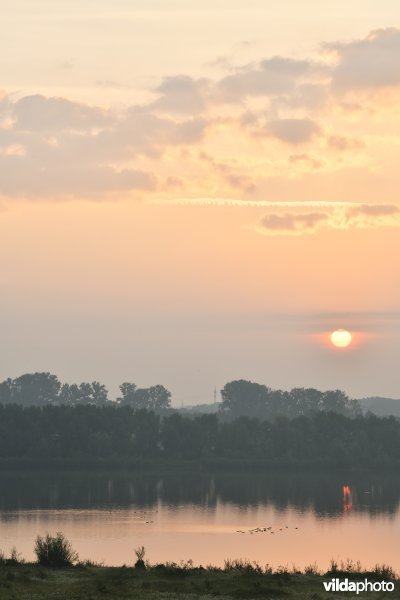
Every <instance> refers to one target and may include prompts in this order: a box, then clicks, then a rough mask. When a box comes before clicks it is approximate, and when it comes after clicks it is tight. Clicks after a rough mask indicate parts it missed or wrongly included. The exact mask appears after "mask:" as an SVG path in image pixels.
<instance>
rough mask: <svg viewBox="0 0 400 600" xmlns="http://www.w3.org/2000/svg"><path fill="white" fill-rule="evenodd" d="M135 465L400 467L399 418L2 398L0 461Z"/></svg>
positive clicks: (0, 408) (0, 409)
mask: <svg viewBox="0 0 400 600" xmlns="http://www.w3.org/2000/svg"><path fill="white" fill-rule="evenodd" d="M10 459H17V460H21V459H23V460H28V461H38V462H45V463H46V464H47V463H50V464H53V462H54V461H57V460H58V461H60V460H61V461H65V460H66V459H67V460H70V461H73V462H74V464H75V463H76V464H77V465H82V464H84V462H82V461H84V460H85V459H89V460H97V461H100V462H101V463H103V462H104V461H114V462H116V464H130V462H132V461H133V462H135V461H138V460H139V461H140V460H152V461H159V460H161V461H162V460H165V459H167V460H172V461H176V460H178V461H180V460H187V461H194V460H211V461H213V460H223V461H225V460H239V461H265V462H266V463H268V464H277V465H286V464H296V465H297V464H311V465H318V464H321V465H324V466H328V465H333V466H335V465H336V466H346V465H348V466H351V465H357V466H365V467H367V466H368V467H369V466H373V465H376V466H396V468H397V467H398V466H399V463H400V421H399V420H397V419H395V418H393V417H387V418H378V417H375V416H373V415H369V416H356V417H353V418H350V417H346V416H344V415H340V414H337V413H333V412H318V413H314V414H313V415H310V416H308V417H307V416H300V417H296V418H294V419H288V418H287V417H282V416H280V417H277V418H276V419H275V420H273V421H272V420H260V419H257V418H250V417H246V416H242V417H239V418H237V419H235V420H233V421H230V422H224V421H221V420H220V419H218V416H217V415H215V414H214V415H200V416H196V417H194V418H189V417H183V416H182V415H180V414H179V413H172V414H169V415H167V416H164V417H161V416H160V415H157V414H155V413H154V412H153V411H147V410H144V409H142V410H134V409H133V408H131V407H130V406H121V407H118V406H115V405H113V404H112V403H109V404H108V405H105V406H102V407H97V406H90V405H87V406H44V407H36V406H30V407H23V406H18V405H15V404H7V405H0V460H2V461H6V462H7V461H9V460H10Z"/></svg>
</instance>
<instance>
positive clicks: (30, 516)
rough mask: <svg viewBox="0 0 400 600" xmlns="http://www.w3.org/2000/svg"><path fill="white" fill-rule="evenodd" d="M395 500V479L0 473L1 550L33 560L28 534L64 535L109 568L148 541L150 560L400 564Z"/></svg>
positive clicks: (398, 484)
mask: <svg viewBox="0 0 400 600" xmlns="http://www.w3.org/2000/svg"><path fill="white" fill-rule="evenodd" d="M399 503H400V476H395V475H393V474H387V475H386V474H381V475H376V474H375V475H371V474H361V473H333V474H320V475H315V474H314V475H312V474H310V473H293V472H289V473H260V472H253V473H242V472H237V473H231V474H215V473H213V474H211V473H205V472H200V471H198V472H194V471H192V472H190V473H182V472H180V473H177V472H167V473H159V472H158V473H157V472H147V473H144V472H143V473H122V472H119V473H115V472H114V473H109V472H91V473H89V472H76V473H66V472H64V473H52V472H48V471H46V472H41V473H33V472H30V473H27V472H23V471H21V472H14V473H5V472H3V473H0V536H1V542H0V549H1V550H4V551H6V552H7V551H9V549H10V548H11V547H12V546H17V549H18V551H20V552H21V553H22V555H23V556H25V557H26V558H27V559H33V552H32V549H33V544H34V540H35V537H36V535H38V534H43V533H45V532H46V531H49V532H51V533H55V532H56V531H63V532H64V533H65V535H66V536H67V538H68V539H70V540H71V541H72V543H73V546H74V548H75V549H76V550H77V551H78V552H79V555H80V556H81V558H90V559H92V560H97V561H103V560H104V561H105V562H106V563H107V564H116V565H121V564H124V563H127V564H129V563H130V562H131V559H132V560H133V557H134V554H133V548H135V547H137V546H138V545H144V546H145V547H146V549H148V556H149V558H150V560H151V561H152V562H158V561H163V562H164V561H166V560H175V561H180V560H181V559H185V560H187V559H189V558H191V559H193V560H194V562H195V563H196V564H207V563H212V564H217V565H218V564H219V565H221V564H223V561H224V559H225V558H239V557H246V558H248V559H250V560H257V561H259V562H260V563H262V564H266V563H269V564H272V565H274V566H278V565H282V564H288V565H289V566H291V565H292V564H293V563H294V564H296V565H297V566H299V567H304V566H306V565H307V564H311V563H314V562H315V561H317V562H318V564H319V565H320V566H321V567H322V568H326V567H327V566H328V565H329V560H330V559H331V558H335V559H337V560H340V559H345V558H347V557H350V558H353V559H356V560H358V559H359V560H361V562H362V563H363V564H365V565H370V566H372V565H374V564H375V563H376V562H386V563H388V564H392V566H393V567H395V568H397V569H399V568H400V564H399V557H398V538H399V535H400V512H399V510H398V509H399ZM241 532H244V533H241ZM344 551H345V554H343V552H344Z"/></svg>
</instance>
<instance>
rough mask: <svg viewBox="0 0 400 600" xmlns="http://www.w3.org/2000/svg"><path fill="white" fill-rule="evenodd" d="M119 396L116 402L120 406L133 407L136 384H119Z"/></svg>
mask: <svg viewBox="0 0 400 600" xmlns="http://www.w3.org/2000/svg"><path fill="white" fill-rule="evenodd" d="M119 389H120V392H121V396H119V397H118V398H117V402H118V403H119V404H121V405H125V406H134V403H135V392H136V389H137V387H136V384H135V383H128V382H125V383H121V385H120V386H119Z"/></svg>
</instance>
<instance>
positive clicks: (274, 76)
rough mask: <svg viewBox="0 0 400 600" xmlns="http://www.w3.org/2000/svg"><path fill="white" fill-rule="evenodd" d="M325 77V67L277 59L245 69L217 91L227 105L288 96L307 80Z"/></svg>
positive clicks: (218, 84) (267, 60) (300, 61)
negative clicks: (274, 96) (252, 98)
mask: <svg viewBox="0 0 400 600" xmlns="http://www.w3.org/2000/svg"><path fill="white" fill-rule="evenodd" d="M320 74H321V65H319V64H315V63H312V62H309V61H307V60H296V59H293V58H285V57H282V56H274V57H272V58H269V59H265V60H262V61H261V62H259V63H258V64H256V65H253V64H250V65H246V66H244V67H241V68H239V69H238V70H237V72H236V73H234V74H232V75H228V76H226V77H224V78H222V79H221V80H220V81H219V82H218V83H217V85H216V91H217V93H218V94H219V95H220V97H221V98H222V99H223V100H224V101H227V102H237V101H241V100H243V99H245V98H247V97H249V96H270V95H272V96H273V95H277V94H287V93H289V92H292V91H293V90H295V87H296V83H297V82H298V81H299V80H303V79H304V78H309V77H312V76H315V75H320Z"/></svg>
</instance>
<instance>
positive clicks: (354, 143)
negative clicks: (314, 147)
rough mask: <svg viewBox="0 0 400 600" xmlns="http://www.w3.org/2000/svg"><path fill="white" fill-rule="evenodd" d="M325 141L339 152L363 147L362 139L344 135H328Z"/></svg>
mask: <svg viewBox="0 0 400 600" xmlns="http://www.w3.org/2000/svg"><path fill="white" fill-rule="evenodd" d="M327 143H328V146H329V147H330V148H332V149H333V150H339V151H340V152H343V151H345V150H358V149H360V148H364V147H365V144H364V142H363V141H362V140H357V139H355V138H350V137H347V136H344V135H330V136H328V137H327Z"/></svg>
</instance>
